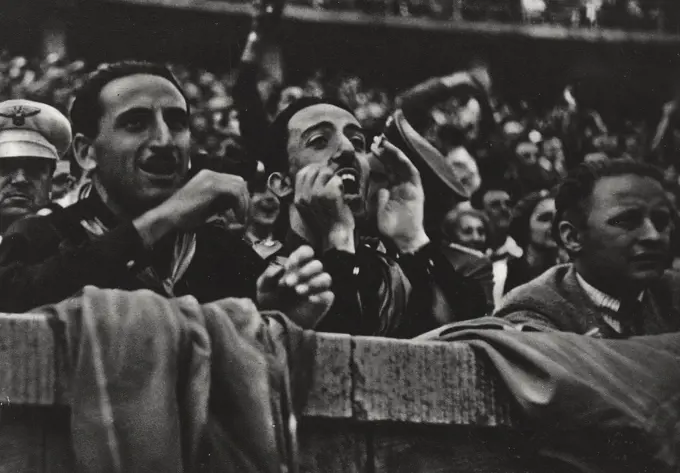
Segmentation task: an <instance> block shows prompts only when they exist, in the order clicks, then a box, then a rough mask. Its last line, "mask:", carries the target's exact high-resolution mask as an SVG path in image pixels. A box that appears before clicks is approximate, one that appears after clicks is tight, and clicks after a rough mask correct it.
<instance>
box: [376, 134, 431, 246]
mask: <svg viewBox="0 0 680 473" xmlns="http://www.w3.org/2000/svg"><path fill="white" fill-rule="evenodd" d="M371 152H372V153H373V155H374V156H375V157H376V158H377V159H378V160H380V162H381V163H382V164H383V166H384V169H385V175H386V176H387V182H388V185H387V187H386V188H383V189H380V190H379V191H378V205H377V207H378V211H377V220H378V230H379V231H380V233H381V234H382V235H383V236H385V237H386V238H388V239H389V240H391V241H392V243H394V245H395V246H396V247H397V248H398V249H399V251H401V252H403V253H409V252H414V251H416V250H417V249H419V248H421V247H422V246H424V245H426V244H427V243H429V241H430V240H429V238H428V237H427V234H426V233H425V228H424V224H423V220H424V212H425V210H424V208H425V192H424V191H423V185H422V182H421V180H420V173H419V172H418V169H416V167H415V166H414V165H413V163H412V162H411V161H410V160H409V159H408V158H407V157H406V155H405V154H404V153H403V152H402V151H401V150H400V149H399V148H397V147H396V146H394V145H393V144H392V143H390V142H389V141H387V140H386V139H382V140H380V141H376V142H375V143H374V144H373V146H372V147H371Z"/></svg>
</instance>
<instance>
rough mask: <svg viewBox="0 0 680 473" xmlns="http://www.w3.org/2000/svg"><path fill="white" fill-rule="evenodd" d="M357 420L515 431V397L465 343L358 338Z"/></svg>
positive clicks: (355, 360) (355, 372)
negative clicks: (501, 426)
mask: <svg viewBox="0 0 680 473" xmlns="http://www.w3.org/2000/svg"><path fill="white" fill-rule="evenodd" d="M353 343H354V356H353V359H352V377H353V381H354V392H353V401H354V402H353V406H354V417H355V418H356V419H359V420H367V421H402V422H414V423H428V424H457V425H479V426H495V425H505V426H511V425H513V424H514V422H513V413H512V407H511V404H510V397H509V396H508V395H507V392H506V391H504V390H503V389H501V388H500V387H499V385H498V383H497V382H496V381H495V377H493V376H492V375H491V373H489V369H488V367H487V366H486V364H485V363H483V362H480V361H479V360H478V359H477V357H476V356H475V354H474V353H473V352H472V350H471V349H470V348H469V347H468V346H466V345H464V344H460V343H444V342H428V343H423V342H413V341H406V340H390V339H382V338H375V337H354V338H353Z"/></svg>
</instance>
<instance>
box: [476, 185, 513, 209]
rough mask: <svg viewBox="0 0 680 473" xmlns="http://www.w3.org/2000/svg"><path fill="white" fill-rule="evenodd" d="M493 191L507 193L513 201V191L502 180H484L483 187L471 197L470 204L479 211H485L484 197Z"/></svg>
mask: <svg viewBox="0 0 680 473" xmlns="http://www.w3.org/2000/svg"><path fill="white" fill-rule="evenodd" d="M491 191H503V192H507V193H508V195H509V196H510V198H511V199H512V197H513V195H512V191H511V189H510V186H509V185H508V183H507V182H504V181H503V180H502V179H482V186H481V187H480V188H479V189H477V191H475V193H474V194H472V196H470V204H471V205H472V207H473V208H475V209H477V210H484V196H485V195H486V194H487V193H489V192H491Z"/></svg>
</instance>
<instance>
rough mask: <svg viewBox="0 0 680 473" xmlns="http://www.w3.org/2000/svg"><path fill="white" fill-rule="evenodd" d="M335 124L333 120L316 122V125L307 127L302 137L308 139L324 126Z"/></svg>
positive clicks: (329, 126)
mask: <svg viewBox="0 0 680 473" xmlns="http://www.w3.org/2000/svg"><path fill="white" fill-rule="evenodd" d="M333 127H334V126H333V124H332V123H331V122H328V121H325V122H319V123H315V124H314V125H312V126H310V127H308V128H307V129H305V130H304V131H303V132H302V133H301V134H300V137H301V138H302V139H303V140H304V139H306V138H307V137H308V136H309V135H310V134H312V133H314V132H315V131H317V130H321V129H324V128H333Z"/></svg>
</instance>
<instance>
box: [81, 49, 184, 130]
mask: <svg viewBox="0 0 680 473" xmlns="http://www.w3.org/2000/svg"><path fill="white" fill-rule="evenodd" d="M136 74H148V75H152V76H159V77H162V78H164V79H167V80H169V81H170V82H171V83H172V85H174V86H175V87H177V90H178V91H179V92H180V94H182V97H184V100H185V101H186V104H187V111H189V101H188V100H187V97H186V96H185V95H184V90H182V86H181V85H180V84H179V82H178V81H177V79H176V78H175V76H174V75H173V74H172V72H171V71H170V69H168V68H167V67H165V66H163V65H161V64H154V63H151V62H144V61H120V62H115V63H111V64H102V65H100V66H99V67H98V68H97V70H95V71H94V72H92V73H90V75H89V76H88V77H87V79H86V80H85V83H84V84H83V85H82V86H81V87H80V88H79V89H78V90H77V91H76V94H75V99H74V101H73V104H72V105H71V110H70V117H71V124H72V125H73V133H74V134H76V133H82V134H83V135H85V136H87V137H88V138H94V137H95V136H97V133H99V120H100V119H101V116H102V113H103V110H102V107H101V103H100V101H99V99H100V95H101V92H102V89H103V88H104V87H106V85H107V84H108V83H110V82H113V81H114V80H116V79H121V78H123V77H128V76H132V75H136Z"/></svg>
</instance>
